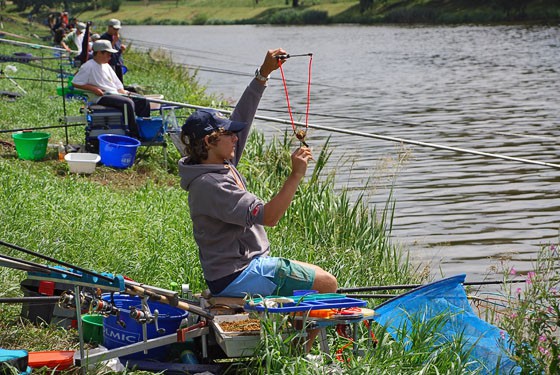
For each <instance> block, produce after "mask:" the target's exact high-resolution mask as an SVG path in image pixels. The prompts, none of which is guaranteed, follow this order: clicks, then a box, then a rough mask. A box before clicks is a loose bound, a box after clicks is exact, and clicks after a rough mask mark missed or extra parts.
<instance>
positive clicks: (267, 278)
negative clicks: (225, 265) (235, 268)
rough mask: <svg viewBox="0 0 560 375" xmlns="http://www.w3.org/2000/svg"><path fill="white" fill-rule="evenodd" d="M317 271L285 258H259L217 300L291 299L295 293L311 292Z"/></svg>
mask: <svg viewBox="0 0 560 375" xmlns="http://www.w3.org/2000/svg"><path fill="white" fill-rule="evenodd" d="M314 281H315V269H313V268H309V267H305V266H303V265H301V264H299V263H295V262H292V261H290V260H289V259H285V258H278V257H258V258H255V259H253V260H252V261H251V263H249V265H248V266H247V268H245V269H244V270H243V272H242V273H241V274H240V275H239V276H237V278H236V279H235V280H233V281H232V282H231V283H230V284H229V285H228V286H227V287H226V288H225V289H224V290H222V291H221V292H220V293H219V294H217V296H221V297H224V296H228V297H245V295H246V294H250V295H251V296H257V295H260V296H262V297H265V296H270V295H279V296H291V295H293V292H294V290H298V289H305V290H308V289H312V286H313V282H314Z"/></svg>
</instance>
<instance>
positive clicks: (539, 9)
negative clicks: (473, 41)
mask: <svg viewBox="0 0 560 375" xmlns="http://www.w3.org/2000/svg"><path fill="white" fill-rule="evenodd" d="M113 3H114V2H113ZM364 3H367V1H364ZM370 3H371V5H369V6H367V7H364V8H363V7H362V6H361V5H360V2H359V1H356V0H320V1H318V0H310V1H306V0H300V1H299V6H298V7H297V8H294V7H292V1H291V0H289V1H288V0H287V1H285V2H283V1H277V0H259V1H253V0H231V1H228V0H212V1H210V0H192V1H191V0H189V1H186V0H149V1H138V0H136V1H131V0H123V1H120V6H119V7H117V8H118V9H117V10H110V9H109V8H103V7H99V8H98V9H96V10H94V9H93V8H84V7H83V6H82V5H80V4H79V3H78V4H74V5H72V6H73V8H72V9H69V10H70V11H71V13H72V14H73V15H75V16H77V17H78V18H79V19H82V20H91V21H94V22H97V23H99V24H102V23H103V22H104V21H106V20H107V19H109V18H119V19H121V20H122V21H123V22H124V23H125V24H160V25H161V24H164V25H165V24H172V25H201V24H262V23H267V24H331V23H362V24H379V23H404V24H418V23H427V24H460V23H485V24H486V23H511V22H514V23H539V24H556V23H557V22H558V21H559V20H560V4H558V2H557V1H555V0H533V1H509V0H489V1H470V0H427V1H426V0H384V1H371V2H370ZM30 8H31V5H30V6H29V7H28V8H26V9H25V10H23V11H21V10H19V11H20V12H21V14H25V15H27V12H28V11H29V10H30ZM8 9H9V11H11V12H14V11H16V7H15V6H13V5H12V6H9V7H8ZM53 10H60V9H53ZM46 11H47V9H45V8H43V12H42V13H41V14H37V20H39V21H40V20H42V19H46Z"/></svg>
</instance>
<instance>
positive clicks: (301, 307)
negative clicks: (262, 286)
mask: <svg viewBox="0 0 560 375" xmlns="http://www.w3.org/2000/svg"><path fill="white" fill-rule="evenodd" d="M366 305H367V301H364V300H361V299H357V298H350V297H347V296H346V295H344V294H338V293H324V294H308V295H304V296H288V297H285V296H267V297H265V298H255V299H253V300H252V301H248V302H247V303H246V304H245V306H244V309H245V310H256V311H259V312H263V311H268V312H270V313H291V312H298V311H310V310H323V309H346V308H350V307H364V306H366Z"/></svg>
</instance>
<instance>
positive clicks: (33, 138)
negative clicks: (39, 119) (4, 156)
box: [12, 132, 51, 160]
mask: <svg viewBox="0 0 560 375" xmlns="http://www.w3.org/2000/svg"><path fill="white" fill-rule="evenodd" d="M50 136H51V135H50V134H49V133H41V132H24V133H14V134H12V138H13V139H14V143H15V144H16V151H17V154H18V157H19V158H20V159H23V160H40V159H42V158H44V157H45V154H46V153H47V144H48V142H49V138H50Z"/></svg>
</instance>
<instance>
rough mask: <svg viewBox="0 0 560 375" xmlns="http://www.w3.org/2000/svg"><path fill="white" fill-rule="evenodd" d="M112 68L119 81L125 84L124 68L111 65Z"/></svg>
mask: <svg viewBox="0 0 560 375" xmlns="http://www.w3.org/2000/svg"><path fill="white" fill-rule="evenodd" d="M111 68H113V70H114V71H115V74H116V75H117V77H119V80H120V81H121V82H122V83H123V84H124V72H123V66H122V65H118V64H117V65H111Z"/></svg>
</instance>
